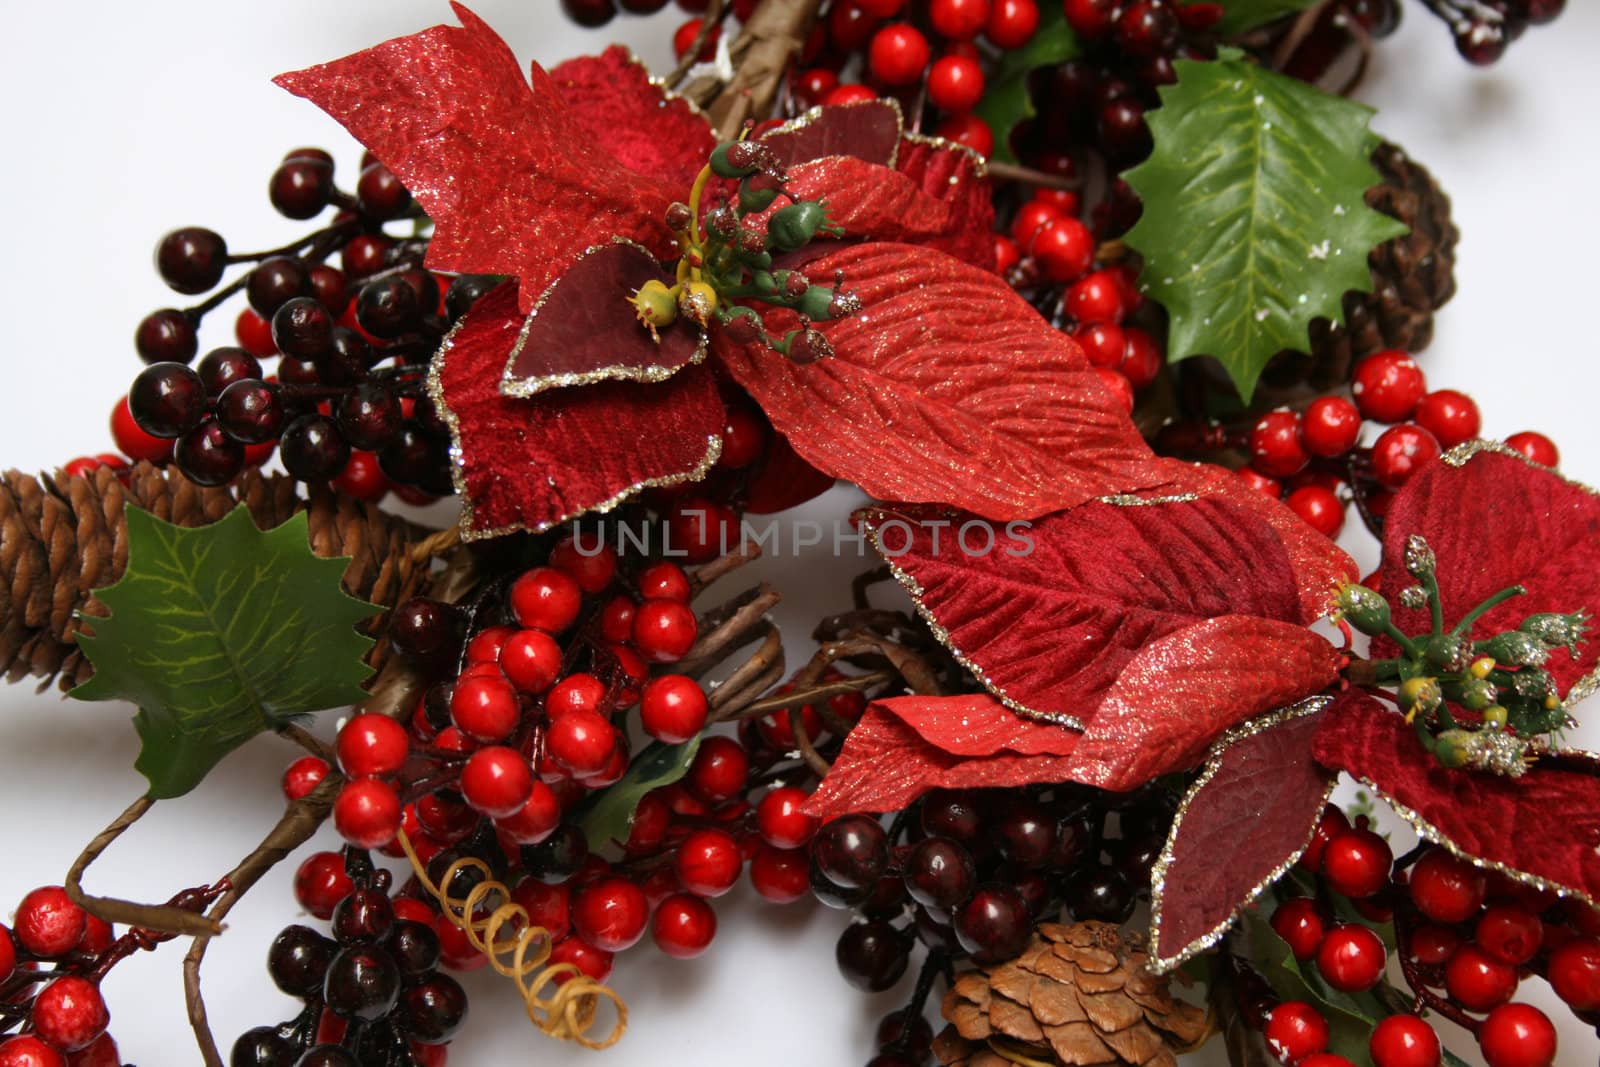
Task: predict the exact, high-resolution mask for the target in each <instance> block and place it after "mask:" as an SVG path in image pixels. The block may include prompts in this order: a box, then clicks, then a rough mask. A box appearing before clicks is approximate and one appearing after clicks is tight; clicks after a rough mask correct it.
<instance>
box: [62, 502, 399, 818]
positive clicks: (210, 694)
mask: <svg viewBox="0 0 1600 1067" xmlns="http://www.w3.org/2000/svg"><path fill="white" fill-rule="evenodd" d="M125 516H126V518H125V521H126V524H127V536H128V565H127V568H126V570H125V571H124V572H123V575H122V577H121V578H120V579H119V580H118V581H117V582H116V583H115V584H113V585H111V586H108V587H106V588H104V589H99V590H96V591H95V596H96V597H97V598H98V599H99V600H100V601H101V603H103V604H104V605H105V606H106V607H107V608H108V609H109V610H110V614H109V615H106V616H89V617H86V618H85V620H84V621H85V622H86V623H87V624H88V626H89V627H91V629H89V630H86V631H85V632H83V633H81V634H80V635H79V638H78V643H79V646H80V647H81V648H82V649H83V651H84V655H85V656H87V657H88V658H89V661H90V662H91V663H93V664H94V667H95V673H94V675H93V676H92V677H91V678H90V679H89V680H88V681H86V682H84V683H83V684H82V685H79V686H78V687H76V688H75V689H73V690H72V691H71V693H70V695H71V696H73V697H75V698H76V699H78V700H128V701H131V702H133V703H134V704H136V705H138V707H139V711H138V713H137V714H136V715H135V716H134V720H133V721H134V728H135V729H136V731H137V732H138V734H139V738H140V741H141V744H142V747H141V750H140V753H139V757H138V759H137V760H136V761H135V763H134V767H135V768H136V769H137V770H138V771H139V772H140V773H141V774H143V775H144V776H145V777H146V779H148V780H149V782H150V789H149V791H148V793H147V795H148V796H149V797H151V798H152V799H168V798H172V797H177V796H182V795H183V794H184V793H187V792H189V790H191V789H193V788H194V787H195V786H196V785H198V784H199V783H200V781H201V779H203V778H204V777H205V776H206V774H207V773H209V771H210V770H211V768H212V767H214V766H215V765H216V763H217V762H218V761H219V760H221V759H222V758H223V757H224V756H226V755H227V754H228V753H229V752H232V751H233V750H234V749H236V748H238V747H239V746H240V745H242V744H244V742H246V741H248V740H250V738H252V737H254V736H255V735H256V734H258V733H263V732H265V731H267V730H274V729H281V728H282V727H283V726H286V725H288V724H289V723H291V722H294V721H295V720H296V719H299V718H300V717H302V716H304V715H306V714H309V713H310V712H313V711H320V710H323V709H325V708H331V707H338V706H342V705H346V704H353V703H355V702H356V701H359V700H361V699H362V698H363V697H365V696H366V693H365V691H364V690H363V689H362V688H361V685H362V683H363V682H364V681H365V680H366V679H367V677H368V676H369V675H370V674H371V668H370V667H368V665H367V664H366V662H365V661H364V657H365V656H366V654H367V653H368V652H369V651H370V650H371V648H372V644H373V640H372V638H370V637H367V636H365V635H363V634H361V633H359V632H357V630H356V629H355V625H356V623H358V622H360V621H361V620H363V619H366V618H368V617H370V616H371V615H373V614H374V613H376V612H377V611H379V610H381V609H380V608H379V607H378V606H377V605H375V604H369V603H367V602H366V601H363V600H359V599H357V598H355V597H353V596H350V595H349V594H348V593H346V592H345V591H344V588H343V584H342V581H343V575H344V572H345V569H346V567H347V566H348V564H349V561H350V558H349V557H348V556H345V557H335V558H328V559H324V558H322V557H319V556H317V555H316V554H315V553H314V552H312V550H311V547H310V539H309V526H308V522H307V518H306V515H305V513H304V512H301V513H299V514H297V515H294V516H292V517H291V518H289V519H288V520H286V521H285V522H283V523H282V524H280V525H278V526H276V527H274V528H272V529H271V530H265V531H263V530H261V529H259V528H257V527H256V525H255V523H254V522H253V521H252V520H251V518H250V512H249V509H248V508H246V507H245V506H244V505H242V504H241V505H238V506H237V507H235V508H234V509H233V510H232V511H230V512H229V513H228V514H227V515H225V516H223V517H222V518H221V519H220V520H218V521H217V522H214V523H211V524H210V525H207V526H200V527H196V528H193V529H186V528H184V527H180V526H175V525H173V524H172V523H169V522H165V521H163V520H162V519H159V518H157V517H156V516H154V515H152V514H150V513H149V512H147V511H143V510H140V509H138V508H128V509H126V512H125ZM208 566H210V567H211V568H213V570H210V571H208V570H207V569H206V568H207V567H208ZM217 567H221V568H222V569H221V570H220V571H219V570H215V568H217ZM241 583H244V584H243V585H242V586H241ZM207 643H209V644H210V645H211V646H212V647H211V648H209V649H207V648H206V647H205V646H206V645H207ZM196 672H200V673H198V674H197V673H196Z"/></svg>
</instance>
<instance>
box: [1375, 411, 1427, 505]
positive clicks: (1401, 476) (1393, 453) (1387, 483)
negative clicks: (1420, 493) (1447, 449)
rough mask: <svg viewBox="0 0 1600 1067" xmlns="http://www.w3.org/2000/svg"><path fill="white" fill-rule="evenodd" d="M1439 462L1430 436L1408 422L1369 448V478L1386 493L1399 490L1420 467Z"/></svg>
mask: <svg viewBox="0 0 1600 1067" xmlns="http://www.w3.org/2000/svg"><path fill="white" fill-rule="evenodd" d="M1438 458H1439V442H1438V441H1436V440H1434V438H1433V434H1431V433H1429V432H1428V431H1427V430H1424V429H1423V428H1422V427H1420V426H1416V425H1413V424H1412V423H1409V422H1404V423H1401V424H1400V425H1399V426H1391V427H1389V428H1388V429H1387V430H1385V431H1383V433H1382V434H1380V435H1379V436H1378V439H1377V440H1376V441H1374V442H1373V444H1372V476H1373V477H1374V478H1376V479H1377V480H1378V484H1380V485H1382V486H1384V487H1385V488H1387V489H1398V488H1400V487H1401V486H1402V485H1404V484H1406V482H1408V481H1410V480H1411V477H1412V476H1413V475H1414V474H1416V473H1417V471H1419V470H1421V469H1422V468H1423V467H1425V466H1427V465H1428V464H1429V463H1432V462H1433V461H1434V460H1436V459H1438Z"/></svg>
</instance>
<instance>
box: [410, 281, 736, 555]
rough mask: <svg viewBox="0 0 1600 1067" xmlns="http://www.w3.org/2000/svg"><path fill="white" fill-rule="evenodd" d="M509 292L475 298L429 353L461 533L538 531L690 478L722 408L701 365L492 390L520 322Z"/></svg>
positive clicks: (710, 445)
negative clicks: (553, 386)
mask: <svg viewBox="0 0 1600 1067" xmlns="http://www.w3.org/2000/svg"><path fill="white" fill-rule="evenodd" d="M522 321H523V320H522V314H521V313H520V312H519V311H518V308H517V294H516V286H515V284H513V283H510V282H508V283H506V284H505V285H502V286H501V287H500V288H498V289H496V290H494V291H493V292H492V293H490V294H488V295H487V296H485V297H483V298H482V299H481V300H479V301H478V303H477V305H476V306H474V308H473V309H472V311H471V312H469V313H468V315H467V317H466V318H465V319H464V320H463V321H462V323H461V325H459V326H458V327H456V329H455V331H454V332H453V333H452V334H451V335H450V337H449V338H448V339H447V340H446V341H445V344H444V347H443V348H441V349H440V351H439V354H438V355H437V356H435V357H434V361H433V367H432V369H431V371H430V372H429V377H428V387H429V392H430V393H431V394H432V396H433V398H434V402H435V403H436V404H438V405H439V409H440V411H441V413H442V414H443V415H444V418H445V420H446V422H448V423H449V425H450V427H451V435H452V438H453V444H454V446H455V447H454V448H453V449H452V450H451V452H452V458H453V459H454V460H455V462H456V467H455V471H454V474H455V478H456V488H457V489H458V490H459V491H460V492H461V494H462V496H463V497H465V498H466V499H465V503H464V505H463V507H462V516H461V524H462V533H463V536H465V537H467V538H469V539H470V538H477V537H489V536H493V535H494V534H497V533H505V532H509V531H511V530H544V529H548V528H550V527H551V526H554V525H556V524H558V523H560V522H564V521H566V520H567V519H570V518H572V517H573V516H576V515H579V514H581V513H583V512H585V511H596V510H598V511H604V510H606V509H607V508H610V507H612V506H614V505H616V504H618V503H620V502H621V501H623V500H625V499H627V498H628V497H630V496H632V495H634V494H635V493H637V492H639V491H641V490H643V489H646V488H648V487H650V486H654V485H671V484H674V483H677V482H681V481H688V480H691V479H694V478H698V477H701V476H702V475H704V473H705V472H706V470H708V469H709V468H710V466H711V464H713V463H715V462H716V458H717V455H718V454H719V453H720V452H721V448H722V439H721V436H720V433H721V430H722V422H723V407H722V402H721V400H719V399H718V397H717V388H716V382H715V379H714V377H713V375H712V373H711V371H710V369H709V368H707V367H705V366H696V367H688V368H686V369H684V370H683V371H680V372H679V373H677V374H675V375H673V376H672V378H671V379H669V380H668V381H665V382H661V383H658V384H654V385H640V384H635V383H633V382H604V383H601V384H599V385H591V386H586V387H584V388H581V389H559V390H556V391H554V392H551V393H546V394H543V395H541V396H538V397H534V398H532V399H527V400H524V399H518V398H512V397H506V396H502V395H501V394H500V392H499V389H498V385H499V381H500V369H501V368H502V367H504V366H505V362H506V357H507V356H508V354H509V353H510V351H511V346H512V345H513V344H514V343H515V342H516V339H517V335H518V332H519V330H520V329H521V327H522Z"/></svg>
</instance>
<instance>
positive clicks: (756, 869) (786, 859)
mask: <svg viewBox="0 0 1600 1067" xmlns="http://www.w3.org/2000/svg"><path fill="white" fill-rule="evenodd" d="M750 884H751V885H752V886H754V887H755V890H756V892H757V893H760V894H761V895H762V896H763V897H764V898H766V899H767V900H770V901H772V902H773V903H774V904H792V903H794V902H795V901H797V900H800V899H802V898H804V897H807V896H810V895H811V876H810V871H809V866H808V861H807V860H806V854H805V853H804V852H803V851H801V850H800V849H792V848H773V847H772V846H771V845H762V846H761V847H760V848H759V849H757V850H756V854H755V855H754V856H753V857H751V859H750Z"/></svg>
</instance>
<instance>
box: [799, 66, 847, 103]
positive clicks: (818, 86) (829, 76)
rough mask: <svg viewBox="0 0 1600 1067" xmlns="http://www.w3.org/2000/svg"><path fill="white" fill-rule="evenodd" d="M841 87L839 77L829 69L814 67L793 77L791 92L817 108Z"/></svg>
mask: <svg viewBox="0 0 1600 1067" xmlns="http://www.w3.org/2000/svg"><path fill="white" fill-rule="evenodd" d="M838 86H839V75H838V74H837V73H835V72H834V71H831V70H829V69H828V68H827V67H812V68H811V69H809V70H802V71H800V72H799V73H797V74H795V75H794V76H793V81H792V83H791V91H792V92H793V93H794V95H795V96H797V97H799V99H800V100H801V102H803V103H805V104H807V105H809V106H815V105H817V104H820V103H822V101H823V99H824V98H825V97H826V96H827V95H828V94H829V93H830V92H832V91H833V90H834V89H836V88H838Z"/></svg>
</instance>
